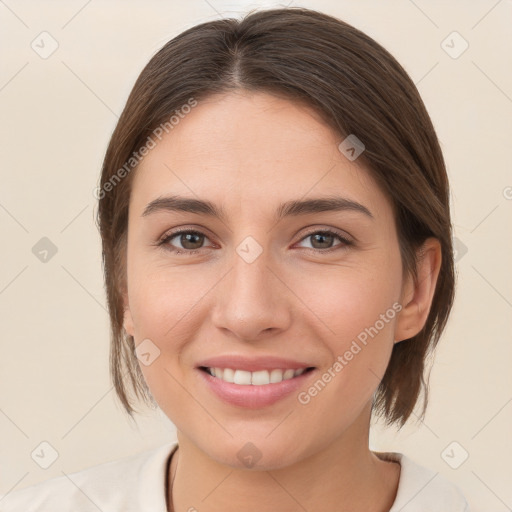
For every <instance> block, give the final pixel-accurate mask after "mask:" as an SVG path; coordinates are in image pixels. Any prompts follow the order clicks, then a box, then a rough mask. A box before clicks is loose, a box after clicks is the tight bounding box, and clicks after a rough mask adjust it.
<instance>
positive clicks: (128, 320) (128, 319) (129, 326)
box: [123, 292, 135, 336]
mask: <svg viewBox="0 0 512 512" xmlns="http://www.w3.org/2000/svg"><path fill="white" fill-rule="evenodd" d="M123 308H124V313H123V327H124V330H125V331H126V333H127V334H129V335H130V336H134V332H135V329H134V328H133V318H132V312H131V310H130V304H129V302H128V293H127V292H123Z"/></svg>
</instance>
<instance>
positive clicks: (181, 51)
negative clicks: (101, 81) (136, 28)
mask: <svg viewBox="0 0 512 512" xmlns="http://www.w3.org/2000/svg"><path fill="white" fill-rule="evenodd" d="M97 197H98V200H99V209H98V224H99V229H100V233H101V237H102V243H103V258H104V271H105V280H106V289H107V296H108V304H109V311H110V318H111V326H112V344H111V373H112V378H113V382H114V384H115V387H116V391H117V394H118V396H119V398H120V400H121V402H122V404H123V406H124V407H125V409H126V411H127V412H128V413H129V414H130V415H132V414H133V412H135V408H134V406H135V404H136V402H137V400H139V399H142V400H143V401H145V402H147V403H148V404H152V405H153V406H159V407H160V408H161V409H162V410H163V411H164V413H165V414H166V415H167V416H168V417H169V419H170V420H171V421H172V422H173V423H174V424H175V425H176V428H177V437H178V443H172V444H169V445H166V446H163V447H161V448H160V449H158V450H154V451H152V452H146V453H143V454H140V455H136V456H133V457H129V458H126V459H123V460H120V461H114V462H111V463H109V464H102V465H99V466H96V467H94V468H89V469H87V470H84V471H82V472H79V473H75V474H73V475H68V476H67V477H66V476H64V477H60V478H55V479H52V480H49V481H47V482H44V483H42V484H39V485H36V486H32V487H30V488H27V489H24V490H21V491H15V492H12V493H10V494H9V495H7V496H6V497H5V498H4V499H3V502H0V506H3V508H2V510H3V511H4V512H10V511H11V510H12V511H14V510H20V511H21V510H23V511H25V512H26V511H43V510H44V511H46V510H48V511H50V510H51V511H52V512H56V511H58V510H76V511H85V510H98V509H99V510H105V511H106V510H109V511H114V510H115V511H121V510H122V511H126V510H130V511H131V510H133V511H135V510H148V511H150V510H151V511H155V512H164V511H175V512H184V511H195V510H197V511H200V512H202V511H211V512H214V511H223V512H229V511H230V510H240V509H248V510H258V511H274V510H284V511H290V512H291V511H296V510H308V511H313V510H332V511H334V510H336V511H338V512H343V511H349V510H350V511H359V510H360V511H363V510H364V511H366V512H368V511H375V512H385V511H386V512H388V511H390V512H397V511H399V510H401V511H409V512H412V511H418V510H437V511H443V510H446V511H450V512H456V511H463V510H466V511H467V510H469V507H468V505H467V502H466V500H465V499H464V497H463V496H462V494H461V493H460V491H459V490H458V488H457V487H456V486H454V485H453V484H451V483H450V482H448V481H447V480H445V479H443V478H442V477H441V476H440V475H438V474H436V473H434V472H432V471H430V470H428V469H426V468H423V467H422V466H420V465H418V464H416V463H415V462H414V461H412V460H411V459H409V458H408V457H407V456H405V455H403V454H401V453H395V452H392V453H377V452H372V451H371V450H369V446H368V435H369V424H370V418H371V415H372V414H375V415H381V416H383V417H384V418H385V419H386V421H387V423H388V424H390V425H391V424H397V425H398V426H399V427H401V426H403V424H404V423H405V422H406V421H407V419H408V418H409V417H410V415H411V414H412V411H413V409H414V407H415V405H416V404H417V401H418V397H419V394H420V391H422V389H423V391H424V394H425V400H424V401H423V410H422V414H423V415H424V413H425V407H426V404H427V399H426V393H427V387H426V385H425V382H424V379H423V372H424V365H425V360H426V357H427V356H428V355H429V354H430V353H431V352H432V350H433V349H434V348H435V346H436V344H437V342H438V340H439V337H440V335H441V333H442V331H443V329H444V326H445V324H446V321H447V318H448V315H449V312H450V309H451V306H452V303H453V297H454V281H455V279H454V263H453V256H452V241H451V240H452V239H451V221H450V210H449V188H448V181H447V175H446V169H445V165H444V161H443V156H442V153H441V150H440V147H439V143H438V140H437V137H436V134H435V132H434V129H433V126H432V123H431V121H430V118H429V116H428V114H427V112H426V110H425V107H424V104H423V102H422V100H421V98H420V97H419V94H418V91H417V90H416V88H415V86H414V84H413V83H412V81H411V80H410V78H409V77H408V76H407V74H406V72H405V71H404V70H403V68H402V67H401V66H400V65H399V64H398V63H397V62H396V60H395V59H394V58H393V57H392V56H391V55H390V54H389V53H388V52H387V51H386V50H385V49H384V48H382V47H381V46H380V45H379V44H377V43H376V42H375V41H374V40H372V39H371V38H369V37H368V36H367V35H365V34H363V33H362V32H360V31H359V30H357V29H355V28H353V27H351V26H350V25H348V24H346V23H344V22H342V21H340V20H337V19H335V18H333V17H330V16H327V15H325V14H321V13H319V12H315V11H311V10H307V9H301V8H291V9H275V10H268V11H261V12H254V13H252V14H250V15H248V16H247V17H246V18H245V19H243V20H241V21H237V20H232V19H229V20H219V21H214V22H209V23H204V24H201V25H198V26H195V27H193V28H191V29H188V30H186V31H185V32H183V33H182V34H180V35H178V36H177V37H176V38H174V39H173V40H171V41H169V42H168V43H167V44H166V45H165V46H164V47H163V48H162V49H161V50H160V51H159V52H158V53H157V54H156V55H155V56H154V57H153V58H152V59H151V61H150V62H149V63H148V65H147V66H146V67H145V69H144V70H143V71H142V73H141V75H140V76H139V78H138V80H137V82H136V84H135V86H134V88H133V90H132V92H131V94H130V97H129V98H128V101H127V104H126V106H125V108H124V111H123V113H122V115H121V117H120V119H119V122H118V124H117V126H116V129H115V131H114V133H113V135H112V138H111V140H110V144H109V146H108V149H107V152H106V155H105V160H104V164H103V170H102V175H101V183H100V186H99V188H98V190H97Z"/></svg>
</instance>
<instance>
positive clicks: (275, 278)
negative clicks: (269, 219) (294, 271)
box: [212, 251, 293, 341]
mask: <svg viewBox="0 0 512 512" xmlns="http://www.w3.org/2000/svg"><path fill="white" fill-rule="evenodd" d="M231 261H232V266H231V268H230V269H229V270H228V272H227V274H226V275H225V277H224V278H223V279H222V280H221V282H220V283H219V285H218V286H216V287H215V290H216V291H215V297H214V304H215V305H214V309H213V313H212V320H213V323H214V325H215V326H216V327H217V328H218V329H221V330H223V331H225V332H228V331H229V332H230V333H231V336H234V337H236V338H238V339H240V340H243V341H256V340H259V339H264V338H267V337H269V336H275V335H276V334H277V333H279V332H280V331H284V330H286V329H287V328H288V327H289V325H290V322H291V317H292V311H291V307H292V302H291V301H292V297H293V294H292V293H291V291H290V289H289V288H288V287H287V283H286V279H285V278H284V276H282V275H280V274H282V271H281V272H280V271H279V268H278V266H277V265H276V264H273V262H272V261H271V258H270V257H269V256H268V255H267V253H266V252H265V251H263V252H262V253H261V254H260V255H259V256H258V257H257V258H256V259H255V260H254V261H252V262H250V259H249V260H248V259H245V258H244V257H242V256H240V255H239V253H237V252H235V254H234V255H233V258H232V259H231Z"/></svg>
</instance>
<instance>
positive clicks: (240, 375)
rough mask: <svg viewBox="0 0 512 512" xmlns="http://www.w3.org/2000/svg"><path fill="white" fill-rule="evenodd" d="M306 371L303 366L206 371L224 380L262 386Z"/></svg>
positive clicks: (214, 369)
mask: <svg viewBox="0 0 512 512" xmlns="http://www.w3.org/2000/svg"><path fill="white" fill-rule="evenodd" d="M305 371H306V369H305V368H300V369H299V370H293V369H287V370H280V369H275V370H271V371H270V372H269V371H268V370H260V371H257V372H248V371H245V370H233V369H231V368H208V373H209V374H210V375H212V376H213V377H217V378H219V379H221V380H223V381H225V382H232V383H235V384H242V385H245V386H247V385H250V384H252V385H254V386H264V385H266V384H275V383H277V382H281V381H283V380H288V379H292V378H293V377H298V376H299V375H302V374H303V373H304V372H305Z"/></svg>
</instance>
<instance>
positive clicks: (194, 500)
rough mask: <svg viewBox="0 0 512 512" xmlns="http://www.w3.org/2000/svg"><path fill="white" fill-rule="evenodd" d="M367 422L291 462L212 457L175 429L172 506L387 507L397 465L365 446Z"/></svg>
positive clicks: (213, 511)
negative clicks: (237, 463) (247, 464)
mask: <svg viewBox="0 0 512 512" xmlns="http://www.w3.org/2000/svg"><path fill="white" fill-rule="evenodd" d="M368 434H369V422H368V423H367V429H366V431H364V432H363V434H361V429H360V426H359V427H358V428H352V427H351V428H350V429H348V430H347V431H345V432H344V433H343V435H342V436H339V437H338V438H336V439H335V440H334V441H333V442H332V443H331V444H329V445H327V446H325V447H324V448H323V449H321V450H319V451H316V452H315V453H313V454H312V455H310V456H308V457H306V458H303V459H301V460H298V461H297V462H295V463H294V464H292V465H289V466H286V467H282V468H278V469H268V470H265V469H263V470H254V469H253V470H248V469H239V468H234V467H232V466H229V465H226V464H222V463H219V462H217V461H216V460H213V459H212V458H211V457H209V456H208V455H207V454H206V453H205V452H204V451H202V450H200V449H199V448H198V447H197V446H196V445H195V444H194V443H193V442H192V441H191V440H190V439H189V438H188V437H186V436H185V435H183V433H181V432H180V431H178V445H179V448H178V451H177V452H175V455H174V456H173V458H172V460H171V464H170V468H169V475H168V478H169V480H168V481H169V482H172V485H170V486H169V496H168V499H169V504H170V512H195V511H201V512H203V511H204V512H221V511H222V512H231V511H233V512H234V511H239V510H244V509H245V508H247V504H248V503H250V504H251V508H252V509H254V510H258V511H259V512H274V511H275V510H280V511H282V512H297V510H304V511H312V510H327V511H330V510H336V511H337V512H348V511H351V512H359V511H361V512H362V511H365V512H388V511H389V509H390V508H391V506H392V505H393V502H394V500H395V496H396V491H397V488H398V481H399V477H400V465H399V464H397V463H393V462H387V461H384V460H381V459H379V458H378V457H377V456H376V455H375V454H374V453H372V452H371V451H370V450H369V448H368Z"/></svg>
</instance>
